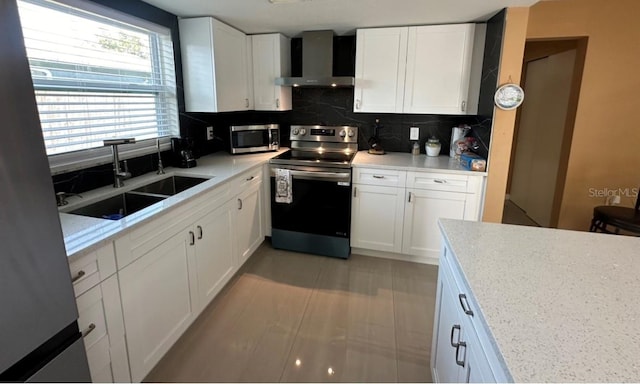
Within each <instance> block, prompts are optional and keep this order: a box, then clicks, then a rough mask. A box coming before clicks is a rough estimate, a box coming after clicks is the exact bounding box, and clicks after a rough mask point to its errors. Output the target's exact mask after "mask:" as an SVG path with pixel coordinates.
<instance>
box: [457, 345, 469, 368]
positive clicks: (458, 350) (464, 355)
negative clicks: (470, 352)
mask: <svg viewBox="0 0 640 384" xmlns="http://www.w3.org/2000/svg"><path fill="white" fill-rule="evenodd" d="M460 347H463V348H464V354H463V355H462V360H459V359H458V355H459V354H460ZM465 360H467V343H465V342H464V341H461V342H459V343H458V346H457V347H456V364H458V365H459V366H461V367H463V368H464V364H465Z"/></svg>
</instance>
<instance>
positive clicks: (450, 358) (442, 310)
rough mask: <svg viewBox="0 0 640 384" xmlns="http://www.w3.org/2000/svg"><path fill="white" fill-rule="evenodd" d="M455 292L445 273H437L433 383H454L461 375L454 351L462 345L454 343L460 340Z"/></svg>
mask: <svg viewBox="0 0 640 384" xmlns="http://www.w3.org/2000/svg"><path fill="white" fill-rule="evenodd" d="M441 268H445V266H441ZM456 295H457V290H456V289H455V285H454V284H453V281H451V280H450V279H449V278H448V276H447V275H446V274H445V273H443V272H439V273H438V289H437V297H436V313H435V322H434V332H433V351H432V354H433V356H432V358H431V370H432V376H433V382H434V383H456V382H459V380H460V376H461V374H462V369H461V367H460V366H459V365H458V364H457V363H456V357H457V356H456V354H457V352H459V348H462V347H457V345H458V343H459V342H460V341H463V335H462V331H463V329H462V326H463V324H462V320H463V319H462V318H461V316H460V311H459V309H458V303H457V296H456ZM463 352H464V351H463Z"/></svg>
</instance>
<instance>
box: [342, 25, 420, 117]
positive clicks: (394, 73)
mask: <svg viewBox="0 0 640 384" xmlns="http://www.w3.org/2000/svg"><path fill="white" fill-rule="evenodd" d="M407 31H408V28H407V27H398V28H371V29H359V30H357V32H356V76H355V91H354V101H353V111H354V112H387V113H402V103H403V98H404V81H405V80H404V79H405V68H406V55H407Z"/></svg>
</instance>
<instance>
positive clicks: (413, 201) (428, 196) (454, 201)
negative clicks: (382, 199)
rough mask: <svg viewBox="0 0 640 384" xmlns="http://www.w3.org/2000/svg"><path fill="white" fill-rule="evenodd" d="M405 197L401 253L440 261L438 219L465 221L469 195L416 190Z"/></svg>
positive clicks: (408, 190) (412, 190) (410, 190)
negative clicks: (438, 256)
mask: <svg viewBox="0 0 640 384" xmlns="http://www.w3.org/2000/svg"><path fill="white" fill-rule="evenodd" d="M406 193H407V204H406V208H405V211H404V231H403V236H402V253H404V254H407V255H416V256H430V257H437V255H438V252H440V231H439V230H438V219H439V218H447V219H463V218H464V212H465V202H466V199H467V195H466V194H465V193H459V192H442V191H430V190H421V189H413V188H410V189H407V191H406Z"/></svg>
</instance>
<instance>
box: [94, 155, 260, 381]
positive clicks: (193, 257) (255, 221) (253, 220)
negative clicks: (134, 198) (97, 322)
mask: <svg viewBox="0 0 640 384" xmlns="http://www.w3.org/2000/svg"><path fill="white" fill-rule="evenodd" d="M262 172H263V169H262V167H257V168H256V169H255V170H251V171H249V172H246V173H244V174H242V175H240V176H237V177H235V178H234V179H232V180H230V181H229V182H227V183H225V184H223V185H222V186H219V187H216V188H214V189H213V190H212V191H210V192H207V193H205V194H202V195H200V196H199V197H194V198H193V199H192V201H190V202H188V203H186V204H184V205H183V206H181V207H179V208H176V209H175V210H173V211H172V212H171V213H167V214H164V215H162V216H159V217H158V218H156V219H154V220H152V221H150V222H148V223H145V224H144V225H142V226H139V227H137V228H135V229H133V230H131V231H129V232H128V233H127V234H126V235H124V236H122V237H121V238H119V239H118V240H116V243H115V249H116V256H115V260H116V261H117V267H118V273H117V279H118V280H119V293H120V294H121V297H122V304H121V308H122V313H121V318H124V326H123V331H122V334H123V335H124V333H125V332H124V330H126V350H125V353H126V354H128V364H129V366H130V372H131V376H130V379H129V378H127V379H126V380H124V379H123V380H118V381H134V382H139V381H141V380H143V379H144V378H145V376H146V375H147V374H148V373H149V372H150V371H151V369H152V368H153V367H154V366H155V365H156V364H157V363H158V361H160V359H161V358H162V356H164V354H165V353H166V352H167V351H168V350H169V349H170V348H171V346H172V345H173V344H174V343H175V342H176V341H177V340H178V338H179V337H180V336H181V335H182V334H183V333H184V331H185V330H186V329H187V328H188V327H189V325H191V323H192V322H193V321H194V320H195V319H196V317H197V316H198V315H199V314H200V313H201V312H202V310H203V309H204V308H205V307H206V306H207V305H208V304H209V303H210V302H211V301H212V300H213V299H214V298H215V296H216V295H217V294H218V293H219V292H220V291H221V290H222V288H223V287H224V285H225V284H226V283H227V282H229V280H230V279H231V278H232V277H233V274H234V273H235V272H236V271H237V270H238V268H240V267H241V266H242V264H243V263H244V262H245V261H246V260H247V259H248V258H249V257H250V256H251V254H252V253H253V252H254V251H255V250H256V249H257V248H258V246H259V245H260V244H261V243H262V241H263V240H264V223H263V217H262V205H263V194H262ZM113 264H114V266H115V264H116V263H113ZM91 267H92V268H93V266H92V265H91ZM114 277H116V276H114ZM118 280H117V281H118ZM118 303H119V302H118ZM123 338H124V336H123ZM125 356H126V355H125ZM127 369H129V368H127ZM101 377H106V374H105V375H104V376H101ZM114 378H115V375H114Z"/></svg>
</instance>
